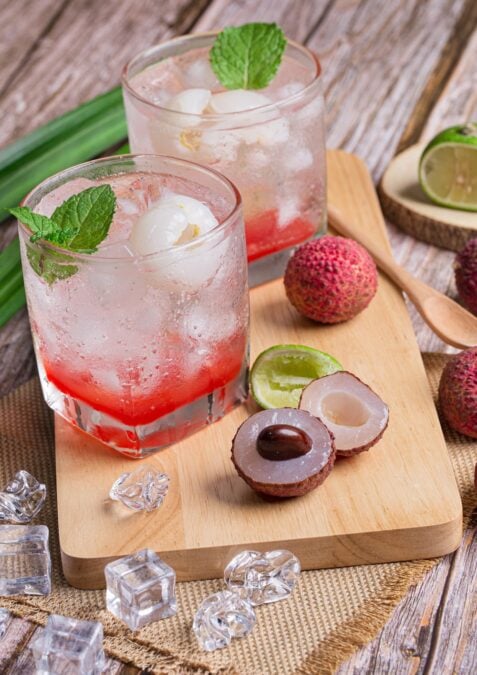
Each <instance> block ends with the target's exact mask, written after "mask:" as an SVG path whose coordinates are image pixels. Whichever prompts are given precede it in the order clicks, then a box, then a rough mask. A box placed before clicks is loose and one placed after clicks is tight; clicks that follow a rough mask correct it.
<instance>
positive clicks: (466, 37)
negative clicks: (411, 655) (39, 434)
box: [0, 0, 477, 675]
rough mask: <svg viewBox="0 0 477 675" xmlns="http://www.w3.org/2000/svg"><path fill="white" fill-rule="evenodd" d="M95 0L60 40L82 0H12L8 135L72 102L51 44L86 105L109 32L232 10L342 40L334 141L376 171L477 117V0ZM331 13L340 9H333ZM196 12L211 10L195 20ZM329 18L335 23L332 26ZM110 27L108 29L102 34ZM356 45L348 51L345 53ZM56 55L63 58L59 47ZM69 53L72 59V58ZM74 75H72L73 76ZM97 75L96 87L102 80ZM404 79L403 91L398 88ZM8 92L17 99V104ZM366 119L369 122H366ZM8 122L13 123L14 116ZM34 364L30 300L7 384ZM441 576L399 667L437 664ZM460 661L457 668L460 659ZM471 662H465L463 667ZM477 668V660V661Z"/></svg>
mask: <svg viewBox="0 0 477 675" xmlns="http://www.w3.org/2000/svg"><path fill="white" fill-rule="evenodd" d="M93 4H94V5H95V6H96V5H99V4H101V3H92V2H88V1H87V0H76V2H75V3H74V7H73V10H72V9H71V8H70V9H69V10H68V11H69V12H70V13H69V15H68V16H69V17H73V16H75V12H77V14H78V15H80V14H85V13H87V15H88V17H89V18H90V19H91V20H90V21H89V23H87V24H86V26H85V22H84V20H81V19H80V20H79V23H76V21H73V22H71V21H70V22H69V23H66V22H64V20H63V21H62V22H61V23H60V25H61V26H62V34H63V36H64V37H63V40H62V41H61V47H60V46H59V45H58V44H57V40H54V39H53V36H55V37H56V36H57V33H55V32H54V26H55V21H59V20H60V19H61V14H62V13H64V11H65V10H66V8H67V6H68V5H73V2H72V0H69V1H68V0H58V1H57V2H54V0H48V1H46V0H40V2H38V1H36V2H35V1H34V0H15V2H8V1H7V0H0V33H1V40H0V89H1V87H2V85H3V86H5V83H6V82H8V80H9V78H10V76H11V75H12V73H14V79H12V82H11V85H10V88H9V90H8V91H7V96H8V98H5V97H2V104H3V105H2V122H1V124H0V138H1V139H2V140H1V141H0V143H6V142H8V141H9V140H13V136H10V134H11V133H15V134H16V135H21V134H22V133H24V132H25V131H27V130H29V129H32V128H34V127H35V126H36V124H38V123H39V121H40V120H42V121H43V120H46V119H49V118H51V117H53V116H55V115H56V114H59V113H60V112H62V111H63V110H64V109H66V108H67V107H68V105H66V103H65V106H64V107H62V101H63V97H62V91H61V90H60V91H59V92H57V94H56V95H55V96H54V97H53V99H52V100H51V101H50V96H51V89H50V78H49V73H48V69H47V68H42V67H41V62H42V60H43V56H44V54H45V51H46V50H49V51H50V52H51V54H53V55H54V56H55V58H57V59H58V62H62V63H63V70H67V69H68V71H69V72H68V75H69V78H71V80H68V82H71V85H70V90H69V93H68V101H69V105H75V104H76V103H78V102H79V101H80V100H81V98H80V96H78V97H77V98H75V94H74V90H75V84H76V87H77V88H78V94H81V93H82V92H84V93H85V95H86V96H88V93H87V92H91V93H93V91H95V92H99V91H101V90H104V89H106V88H107V87H109V86H113V85H114V84H115V83H116V82H117V75H116V73H115V68H117V63H118V62H117V59H116V52H115V50H112V49H111V46H110V45H108V44H107V43H108V41H110V40H111V35H113V34H116V35H121V36H122V38H123V40H124V41H126V42H127V43H128V44H127V45H119V49H122V50H123V53H124V50H127V49H130V53H134V52H136V51H138V50H140V49H142V48H143V47H144V46H145V42H146V38H145V37H144V36H148V39H152V38H153V36H154V39H161V37H162V34H163V33H162V34H161V32H160V31H159V30H157V31H156V33H155V34H154V31H155V30H156V28H157V26H158V24H159V23H160V22H162V21H164V24H165V29H166V30H167V29H169V30H170V33H171V34H172V33H174V32H178V31H180V30H191V29H194V30H195V29H200V30H205V29H208V28H210V27H212V26H220V25H223V24H224V22H225V19H226V20H227V22H228V21H230V22H234V23H240V22H243V21H247V20H260V19H263V20H274V19H277V20H278V21H280V22H281V23H282V24H283V25H284V26H285V27H286V30H287V32H288V34H289V35H290V36H291V37H295V38H297V39H300V40H305V39H306V38H308V37H310V36H311V37H313V34H315V35H317V36H318V37H315V40H319V41H320V43H324V44H326V45H327V49H328V48H330V50H329V60H328V61H326V60H325V58H326V55H325V54H324V50H323V49H321V47H320V45H319V44H316V46H315V48H316V49H317V51H318V53H319V54H320V56H321V59H322V62H323V63H324V65H325V67H326V69H328V68H331V67H333V70H332V71H331V70H330V77H329V80H327V82H329V83H330V84H329V85H327V94H328V96H329V97H330V96H331V95H332V98H331V99H329V101H328V103H329V105H330V111H331V110H332V111H333V113H332V114H330V115H329V116H328V132H329V138H330V141H331V143H333V144H334V145H337V144H342V145H343V147H345V148H346V149H353V150H354V151H356V152H357V153H358V154H360V155H361V156H363V157H365V159H366V160H367V161H370V163H372V167H373V170H374V176H375V179H376V180H377V179H379V178H380V173H381V172H382V169H383V168H384V166H385V165H386V163H387V161H388V159H389V158H390V157H391V156H392V155H393V153H394V150H395V149H396V142H397V141H399V146H400V147H406V146H407V145H409V144H410V143H411V142H414V141H418V140H419V138H420V137H421V134H422V137H423V138H424V139H425V140H427V138H429V136H431V135H432V134H433V133H435V132H436V131H438V130H439V129H440V128H441V127H443V126H447V125H448V124H452V123H455V122H456V121H458V122H461V121H464V120H467V119H472V118H474V119H475V118H476V117H477V110H476V101H475V94H476V91H477V89H476V86H475V77H476V69H475V63H476V60H477V44H476V43H477V34H476V32H475V28H476V13H477V3H475V0H465V1H464V2H455V3H451V2H448V1H447V0H439V1H438V0H435V1H433V2H429V1H428V0H424V1H422V2H421V0H413V1H407V2H401V1H400V0H389V2H386V3H385V2H384V0H382V1H380V2H375V1H374V0H368V1H366V0H364V1H362V2H358V1H357V0H329V1H328V2H322V1H321V0H317V1H316V2H314V1H313V0H309V1H308V0H298V1H295V0H277V1H276V2H274V3H270V2H268V1H266V0H258V1H257V2H253V1H252V0H243V1H239V0H213V1H212V2H210V3H207V2H206V0H204V1H203V2H202V1H201V2H193V1H191V2H177V3H173V2H171V3H168V4H167V5H166V7H169V8H172V9H171V10H170V11H169V10H168V11H167V12H166V16H164V12H163V11H162V7H164V5H165V3H161V10H159V9H158V4H157V3H154V2H142V1H141V2H138V3H134V6H135V9H134V11H132V10H131V5H132V3H128V2H127V0H117V1H116V2H114V3H113V2H111V0H109V1H108V2H107V3H103V4H106V5H107V6H108V7H109V8H111V12H113V13H115V15H116V16H115V18H114V20H113V25H114V26H115V27H116V29H117V31H118V32H116V33H114V31H113V33H111V34H109V33H107V31H105V29H104V25H103V26H101V25H99V23H98V21H97V16H98V15H97V14H96V13H95V12H94V11H93V10H92V9H91V7H92V6H93ZM383 4H385V5H387V6H388V9H386V7H384V9H383ZM175 8H177V10H176V9H175ZM58 10H60V16H59V17H58V18H57V19H56V20H55V14H56V13H57V12H58ZM204 10H205V11H204ZM383 11H384V16H386V17H389V14H390V13H393V12H395V13H396V14H397V15H399V17H400V18H398V20H397V22H396V21H393V20H392V17H391V25H392V26H394V28H393V30H392V31H387V26H386V25H384V24H385V22H384V20H381V18H380V17H382V16H383V14H382V12H383ZM225 12H228V13H225ZM386 12H387V13H386ZM103 16H104V15H103ZM423 16H424V17H427V19H428V20H427V22H426V21H422V17H423ZM151 17H152V18H151ZM171 17H172V18H171ZM327 18H328V21H326V19H327ZM196 19H198V20H199V22H198V23H196V24H195V25H194V21H195V20H196ZM108 20H109V16H108ZM415 21H417V23H418V31H417V33H416V30H415V27H413V22H415ZM380 22H381V30H383V31H384V32H385V33H386V34H387V35H388V40H387V41H386V40H383V41H381V42H380V46H381V51H376V50H373V49H371V50H369V49H368V47H369V45H370V43H371V42H372V41H373V39H374V38H373V36H375V35H376V29H374V32H373V25H374V26H375V27H376V25H379V24H380ZM368 24H369V27H370V31H369V32H368ZM323 25H325V26H326V30H325V31H324V32H323ZM77 26H80V27H81V28H82V30H83V31H84V32H83V38H84V42H85V43H87V44H88V46H89V51H90V54H87V55H86V56H87V60H86V63H87V67H84V64H83V62H82V61H81V60H79V59H77V58H75V50H74V45H75V40H77V37H75V34H76V33H77V30H78V29H77ZM320 29H321V32H320ZM386 31H387V32H386ZM85 35H86V37H85ZM99 36H102V38H101V39H100V37H99ZM420 39H422V42H424V43H425V44H426V45H427V50H428V51H427V53H425V52H424V51H423V50H419V49H417V51H418V53H419V54H420V58H421V59H423V60H424V61H425V63H424V64H423V65H424V68H425V73H424V76H423V77H420V74H419V73H417V79H418V82H417V85H418V86H417V89H419V91H418V92H417V93H416V82H415V81H414V79H415V77H416V64H415V63H414V59H413V57H412V54H411V53H410V52H411V51H412V49H413V48H414V47H415V46H416V44H417V42H419V40H420ZM416 41H417V42H416ZM115 42H116V41H115ZM413 46H414V47H413ZM83 53H84V52H83ZM105 53H106V54H107V55H108V57H107V58H106V57H104V56H103V54H105ZM346 54H347V55H348V56H347V58H345V57H343V55H346ZM357 54H359V55H360V59H359V60H358V58H355V55H357ZM371 54H372V58H371ZM381 59H384V65H383V68H382V69H380V68H378V67H377V66H376V64H374V65H373V67H372V69H371V71H370V70H368V68H367V67H363V66H364V64H363V60H364V62H365V63H366V65H368V64H371V65H372V63H371V62H372V61H374V62H375V61H378V62H380V60H381ZM391 60H393V61H394V62H395V65H396V64H397V65H396V70H395V69H394V68H393V67H392V66H390V65H389V64H390V62H391ZM331 61H333V62H334V65H333V63H331ZM336 62H338V63H336ZM48 63H51V59H50V60H49V61H48ZM65 64H68V67H67V68H66V66H65ZM61 70H62V69H61V68H59V69H57V70H56V71H55V72H56V78H58V74H60V75H61V73H60V71H61ZM370 72H372V76H373V82H372V83H371V85H370V89H369V90H370V91H371V89H372V90H373V91H374V92H376V91H377V89H380V91H381V92H385V93H386V96H385V97H383V96H381V94H380V91H377V97H373V96H370V95H367V92H368V88H367V86H366V83H367V82H368V81H369V79H370V74H369V73H370ZM389 73H391V75H392V77H393V79H392V81H389V80H388V77H389ZM393 73H394V75H393ZM325 75H326V70H325ZM60 79H61V78H60ZM68 82H66V83H65V86H68ZM40 85H41V86H40ZM95 86H96V87H97V88H96V89H94V87H95ZM355 87H356V88H357V89H359V91H361V92H362V96H363V97H365V98H366V97H367V109H366V111H365V115H364V116H363V114H362V107H361V108H360V107H359V106H358V107H357V108H356V109H355V107H354V106H351V105H347V108H346V110H347V114H346V115H344V114H343V115H339V112H340V106H341V105H346V103H347V100H348V98H347V96H348V94H350V92H351V93H352V92H353V91H354V88H355ZM30 89H33V90H34V91H35V92H36V97H37V98H36V100H35V101H31V100H30V97H29V91H30ZM395 89H397V92H395V91H394V90H395ZM408 94H409V96H410V97H411V98H410V100H411V103H409V100H408ZM416 99H417V102H416ZM7 100H8V107H7V106H6V101H7ZM27 100H28V101H29V102H31V103H32V105H31V106H30V105H28V104H27V105H25V102H26V101H27ZM388 100H389V101H390V103H389V105H388V104H387V101H388ZM357 103H359V101H358V102H357ZM363 103H364V101H363ZM383 105H384V108H385V111H381V113H380V116H379V115H378V113H379V109H381V108H382V107H383ZM394 108H396V114H394V112H395V110H394ZM376 115H378V118H379V119H380V124H379V125H377V124H375V117H376ZM365 120H366V124H364V121H365ZM338 122H339V128H338ZM426 122H427V125H426ZM4 124H6V125H7V127H4ZM387 127H388V128H387ZM4 128H8V129H9V131H8V132H4V131H3V130H4ZM388 231H389V233H390V236H391V241H392V246H393V251H394V255H395V257H396V259H397V260H398V262H400V263H401V264H404V265H405V266H406V267H407V268H408V269H409V271H411V272H413V273H415V274H416V275H417V276H418V277H420V278H421V279H423V280H425V281H427V282H428V283H431V284H432V285H434V286H435V287H436V288H439V290H443V291H444V292H446V291H447V292H448V293H449V294H450V295H454V294H455V288H454V284H453V272H452V267H451V265H452V261H453V258H454V255H453V254H452V253H449V252H446V251H443V250H438V249H435V248H433V247H430V246H428V245H426V244H423V243H422V242H417V241H415V240H413V239H412V238H410V237H408V236H407V235H404V234H403V233H401V232H400V231H399V230H397V229H396V228H394V227H393V226H391V225H390V224H388ZM13 233H14V229H13V227H5V226H0V248H1V246H2V245H4V244H5V243H6V242H7V241H9V240H10V239H11V237H12V236H13ZM411 314H412V320H413V325H414V328H415V331H416V333H417V335H418V339H419V344H420V346H421V349H423V350H447V348H446V347H445V345H443V344H442V343H441V342H440V340H438V339H437V338H436V337H435V336H433V335H432V333H431V332H430V331H429V330H428V329H427V327H426V326H425V325H424V324H423V323H422V321H421V320H420V318H419V317H418V316H417V314H416V313H415V312H414V311H413V310H412V308H411ZM34 371H35V365H34V360H33V352H32V349H31V340H30V335H29V329H28V323H27V320H26V315H25V313H24V312H20V313H19V314H18V315H17V317H15V318H14V319H13V320H12V321H11V322H10V323H9V325H8V326H6V327H4V328H3V329H2V330H1V331H0V393H6V392H8V391H9V390H10V389H12V388H13V387H14V386H17V385H18V384H20V383H21V382H23V381H25V380H27V379H29V377H31V375H32V374H33V372H34ZM472 546H473V547H474V549H475V547H476V543H475V541H474V542H473V544H472ZM452 559H453V558H452ZM446 565H447V563H446V559H444V561H443V562H442V563H440V565H439V567H442V569H443V572H442V576H443V577H446V576H447V567H446ZM459 578H461V579H462V580H463V582H465V583H464V586H463V587H462V588H461V597H460V598H459V603H458V604H459V606H460V607H461V609H462V602H463V598H465V597H466V595H468V594H469V593H470V591H469V589H470V588H471V584H472V574H471V573H470V572H469V570H468V568H467V567H462V566H461V567H460V568H459ZM465 584H467V585H465ZM440 587H441V586H440V584H439V583H437V581H436V577H435V576H434V573H432V574H431V575H429V576H428V578H427V579H426V580H424V582H423V583H422V584H420V585H419V586H418V587H417V588H416V589H414V590H412V591H411V592H410V594H409V595H408V596H407V599H406V600H405V601H404V603H403V607H406V608H405V609H403V611H404V612H405V613H406V615H407V616H408V617H410V618H409V621H407V622H406V623H405V624H404V625H403V626H402V627H401V626H400V625H399V623H398V622H395V623H394V624H390V625H392V629H389V630H388V633H387V634H386V635H385V634H384V632H383V635H382V636H381V638H379V639H380V649H385V648H386V649H387V648H388V647H389V644H391V643H393V644H394V647H395V648H394V652H393V653H394V658H396V659H397V661H396V662H395V663H396V665H395V666H394V665H393V662H391V664H392V666H391V669H390V671H389V672H392V673H400V672H424V671H425V672H432V671H431V670H429V669H426V661H427V654H428V651H426V648H425V647H426V645H427V642H428V640H429V639H431V636H433V635H434V627H435V626H436V622H435V617H436V611H435V608H436V607H437V606H439V603H441V610H444V609H445V607H446V605H447V602H448V599H447V600H446V599H445V598H444V597H442V596H440V599H436V590H435V589H436V588H440ZM437 595H439V592H437ZM427 605H429V607H432V608H434V609H428V610H426V611H427V614H426V617H427V618H426V619H425V620H426V621H428V627H427V628H426V630H425V631H423V630H422V626H421V619H420V618H419V616H418V615H419V611H418V610H419V607H421V606H423V607H427ZM413 608H414V609H413ZM441 613H442V612H441ZM401 616H402V613H401ZM412 616H414V617H415V619H416V620H415V621H412V620H411V617H412ZM457 620H458V619H456V621H457ZM470 628H471V631H470V634H469V635H467V636H464V635H459V641H458V643H457V644H453V645H452V649H451V651H450V653H449V659H451V660H452V659H453V658H455V659H458V654H459V653H461V652H465V651H466V650H468V649H469V648H470V650H471V652H470V654H471V656H470V660H469V657H467V661H466V662H465V663H466V664H467V665H468V664H469V663H470V664H471V666H472V664H474V665H475V663H476V662H477V656H476V654H477V630H476V629H475V626H470ZM385 630H386V629H385ZM446 630H448V631H449V632H451V633H452V626H450V625H447V626H446ZM445 639H446V637H445V632H443V629H441V630H440V631H438V638H435V640H434V644H435V643H436V642H437V644H439V643H440V641H441V640H442V641H444V640H445ZM413 640H414V642H415V643H416V644H419V645H420V646H419V649H421V653H422V657H421V658H420V661H419V667H418V668H417V667H416V668H415V669H414V668H413V669H412V670H405V669H401V667H402V663H401V662H400V661H399V658H398V657H399V652H400V650H401V647H402V649H403V650H404V649H405V645H406V644H408V643H409V641H411V642H412V641H413ZM385 645H387V646H385ZM469 646H470V647H469ZM472 649H473V651H472ZM367 651H369V653H370V654H375V650H374V648H373V647H372V646H370V647H368V648H365V649H364V650H362V653H365V652H367ZM456 655H457V656H456ZM472 655H473V656H472ZM364 663H365V661H363V664H364ZM373 663H374V662H373V661H372V660H370V661H368V662H366V664H367V665H363V666H362V667H359V668H356V669H355V670H353V671H352V670H350V671H349V672H355V673H358V672H359V673H360V675H361V673H364V672H377V673H382V672H385V671H383V669H382V667H381V666H382V663H383V662H379V664H378V665H379V666H380V668H381V669H379V668H378V669H376V668H375V667H374V666H373ZM414 663H415V662H414ZM456 663H457V660H456ZM459 663H461V662H460V661H459ZM447 665H449V663H447ZM436 667H437V666H436ZM475 669H476V668H474V670H475ZM9 672H10V671H9ZM17 672H18V671H17ZM433 672H435V673H436V675H437V673H439V675H440V673H442V672H444V671H438V670H436V669H435V668H434V670H433ZM448 672H457V671H456V670H454V669H453V668H452V667H451V668H450V670H449V671H448ZM461 672H465V671H462V670H461ZM467 672H472V669H471V670H470V671H467Z"/></svg>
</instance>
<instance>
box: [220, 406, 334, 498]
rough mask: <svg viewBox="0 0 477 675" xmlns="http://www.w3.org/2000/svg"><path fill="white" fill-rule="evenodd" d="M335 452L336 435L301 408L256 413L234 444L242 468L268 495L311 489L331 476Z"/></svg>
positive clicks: (295, 494)
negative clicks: (334, 441) (334, 438)
mask: <svg viewBox="0 0 477 675" xmlns="http://www.w3.org/2000/svg"><path fill="white" fill-rule="evenodd" d="M264 454H265V455H268V456H264ZM335 457H336V451H335V446H334V443H333V437H332V435H331V434H330V432H329V431H328V429H327V428H326V427H325V425H324V424H323V423H322V422H320V420H318V419H316V417H313V415H310V413H308V412H306V411H305V410H297V409H296V408H277V409H270V410H261V411H260V412H258V413H255V415H252V416H251V417H249V418H248V419H246V420H245V422H243V423H242V424H241V425H240V427H239V428H238V430H237V433H236V434H235V438H234V440H233V443H232V462H233V463H234V466H235V468H236V470H237V473H238V474H239V476H240V477H241V478H243V480H244V481H245V482H246V483H247V484H248V485H250V487H251V488H253V489H254V490H255V491H256V492H258V493H260V494H261V495H263V496H267V497H299V496H301V495H304V494H306V493H307V492H310V490H313V489H314V488H316V487H318V485H321V483H322V482H323V481H324V480H325V478H326V477H327V476H328V474H329V473H330V471H331V469H332V468H333V464H334V462H335Z"/></svg>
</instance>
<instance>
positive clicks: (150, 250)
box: [20, 156, 248, 457]
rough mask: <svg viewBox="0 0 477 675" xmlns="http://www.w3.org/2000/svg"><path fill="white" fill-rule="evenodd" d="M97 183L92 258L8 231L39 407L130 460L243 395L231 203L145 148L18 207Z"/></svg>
mask: <svg viewBox="0 0 477 675" xmlns="http://www.w3.org/2000/svg"><path fill="white" fill-rule="evenodd" d="M105 183H107V184H108V185H110V186H111V187H112V189H113V191H114V193H115V195H116V211H115V214H114V218H113V221H112V224H111V227H110V230H109V233H108V236H107V238H106V239H105V240H104V241H103V242H102V243H101V244H100V246H99V250H98V251H97V252H96V253H93V254H91V255H86V254H77V253H72V252H71V251H61V249H58V248H57V247H55V246H52V245H51V244H48V243H47V242H43V241H39V242H36V243H32V242H31V241H30V239H29V236H30V232H28V230H27V229H26V228H25V227H24V226H20V238H21V248H22V258H23V269H24V277H25V286H26V292H27V300H28V308H29V314H30V321H31V326H32V332H33V337H34V343H35V350H36V355H37V360H38V365H39V370H40V375H41V381H42V386H43V391H44V395H45V398H46V401H47V402H48V404H49V405H50V406H51V407H52V408H53V409H54V410H55V411H57V412H58V413H59V414H60V415H62V416H64V417H65V418H66V419H68V420H69V421H70V422H72V423H73V424H76V425H78V426H79V427H80V428H82V429H83V430H85V431H86V432H88V433H90V434H92V435H93V436H95V437H96V438H98V439H100V440H101V441H103V442H105V443H107V444H109V445H111V446H112V447H113V448H115V449H116V450H119V451H120V452H123V453H125V454H128V455H130V456H133V457H142V456H144V455H146V454H148V453H150V452H153V451H155V450H158V449H160V448H162V447H164V446H165V445H168V444H170V443H172V442H175V441H177V440H180V439H181V438H183V437H184V436H186V435H188V434H189V433H191V432H193V431H195V430H197V429H199V428H200V427H201V426H203V425H205V424H208V423H210V422H212V421H214V420H216V419H218V418H220V417H221V416H222V415H223V414H224V413H225V412H227V411H228V410H229V409H231V408H232V407H233V406H234V405H235V404H237V403H238V402H240V401H242V400H243V399H244V398H245V396H246V391H247V385H246V370H247V365H248V364H247V359H248V293H247V266H246V254H245V241H244V233H243V221H242V215H241V209H240V198H239V196H238V194H237V192H236V190H235V189H234V188H233V186H232V185H231V184H230V183H229V182H228V181H227V180H226V179H224V178H223V177H222V176H219V175H217V174H214V173H212V172H210V171H208V170H206V169H203V168H202V167H196V166H194V165H191V164H189V163H187V162H182V161H178V160H174V159H171V158H160V157H154V156H150V157H124V158H114V159H105V160H99V161H96V162H91V163H89V164H85V165H81V166H79V167H75V168H73V169H70V170H68V171H65V172H63V173H62V174H58V175H57V176H55V177H53V178H51V179H49V180H47V181H46V182H45V183H43V184H42V185H40V186H39V187H38V188H37V189H36V190H34V191H33V192H32V193H31V194H30V195H29V196H28V198H27V199H26V201H25V203H26V204H27V205H28V206H30V207H31V208H33V210H34V211H35V212H37V213H41V214H44V215H47V216H49V215H51V213H52V212H53V211H54V209H55V208H56V207H57V206H58V205H59V204H61V203H62V202H63V201H64V200H65V199H67V198H68V197H70V196H71V195H73V194H77V193H79V192H81V191H82V190H85V189H86V188H88V187H91V186H96V185H101V184H105ZM50 272H51V273H50Z"/></svg>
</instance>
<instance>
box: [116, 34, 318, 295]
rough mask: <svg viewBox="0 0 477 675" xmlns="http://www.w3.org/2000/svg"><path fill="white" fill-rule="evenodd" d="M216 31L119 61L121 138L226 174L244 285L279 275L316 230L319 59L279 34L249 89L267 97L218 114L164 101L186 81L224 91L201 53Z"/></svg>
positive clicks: (136, 148)
mask: <svg viewBox="0 0 477 675" xmlns="http://www.w3.org/2000/svg"><path fill="white" fill-rule="evenodd" d="M216 35H217V34H216V33H207V34H199V35H188V36H184V37H180V38H176V39H174V40H171V41H169V42H166V43H164V44H162V45H159V46H156V47H153V48H151V49H148V50H147V51H144V52H142V53H141V54H139V55H138V56H136V57H135V58H134V59H133V60H132V61H130V63H129V64H128V65H127V66H126V67H125V69H124V73H123V91H124V101H125V106H126V114H127V120H128V130H129V141H130V144H131V148H132V150H133V151H134V152H160V153H164V154H168V155H171V156H174V157H181V158H185V159H191V160H193V161H195V162H198V163H199V164H202V165H204V166H209V167H213V168H215V169H217V170H218V171H220V172H221V173H224V174H225V175H226V176H228V177H229V178H230V179H231V180H232V181H233V182H234V184H235V185H236V186H237V187H238V189H239V190H240V193H241V195H242V199H243V204H244V217H245V229H246V238H247V253H248V260H249V263H250V264H249V275H250V284H251V285H252V286H253V285H256V284H258V283H262V282H263V281H267V280H269V279H272V278H276V277H278V276H281V274H282V273H283V270H284V267H285V265H286V262H287V260H288V258H289V256H290V253H291V251H292V250H293V248H294V247H295V246H296V245H297V244H299V243H301V242H303V241H306V240H308V239H310V238H311V237H314V236H316V235H317V234H319V233H323V232H324V230H325V221H326V213H325V210H326V164H325V159H326V158H325V140H324V124H323V118H324V104H323V94H322V85H321V76H320V64H319V62H318V60H317V59H316V57H315V56H314V54H313V53H312V52H310V51H309V50H307V49H306V48H305V47H302V46H300V45H298V44H296V43H294V42H291V41H288V44H287V48H286V51H285V54H284V57H283V60H282V63H281V65H280V68H279V71H278V74H277V75H276V77H275V78H274V80H273V81H272V83H271V84H270V85H269V86H268V87H267V88H266V89H263V90H260V92H259V93H260V94H262V95H266V96H267V97H268V98H269V99H270V102H269V103H267V104H265V105H261V106H259V107H254V108H252V109H247V110H242V111H239V112H236V111H235V112H225V113H221V114H218V113H208V112H202V113H200V114H192V113H189V112H179V111H178V110H171V109H169V108H168V104H169V102H170V101H171V99H172V97H174V96H176V95H177V94H178V93H180V92H181V91H184V90H186V89H194V88H196V89H197V88H199V89H200V88H202V89H205V90H209V91H211V92H212V93H217V92H221V91H224V89H223V87H222V86H221V85H220V83H219V82H218V80H217V79H216V77H215V75H214V73H213V72H212V70H211V68H210V65H209V61H208V58H209V51H210V48H211V45H212V44H213V42H214V40H215V38H216ZM250 93H252V92H250ZM253 93H255V92H253ZM245 94H246V95H247V92H245ZM239 96H241V94H240V93H239ZM243 100H244V99H243V98H242V99H241V104H243ZM244 105H245V104H244ZM179 107H180V106H179Z"/></svg>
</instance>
